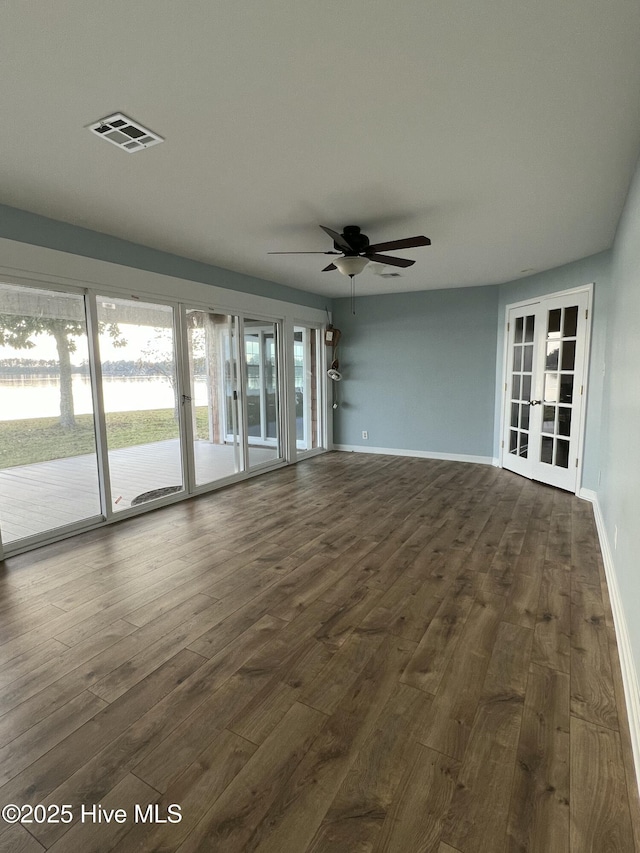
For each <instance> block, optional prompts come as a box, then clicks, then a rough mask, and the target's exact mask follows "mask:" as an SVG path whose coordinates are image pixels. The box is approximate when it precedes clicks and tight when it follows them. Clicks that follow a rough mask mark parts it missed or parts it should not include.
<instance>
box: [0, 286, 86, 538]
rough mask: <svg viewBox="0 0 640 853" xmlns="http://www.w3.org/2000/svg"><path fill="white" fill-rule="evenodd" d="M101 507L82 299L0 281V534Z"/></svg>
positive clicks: (41, 527)
mask: <svg viewBox="0 0 640 853" xmlns="http://www.w3.org/2000/svg"><path fill="white" fill-rule="evenodd" d="M100 513H101V510H100V498H99V489H98V469H97V459H96V443H95V432H94V423H93V399H92V393H91V379H90V375H89V353H88V342H87V328H86V323H85V309H84V297H82V296H80V295H77V294H71V293H58V292H56V291H52V290H44V289H42V290H41V289H35V288H28V287H21V286H18V285H13V284H4V283H0V527H1V529H2V539H3V541H4V543H5V544H7V543H10V542H14V541H16V540H19V539H24V538H26V537H29V536H34V535H36V534H39V533H45V532H47V531H51V530H55V529H56V528H59V527H63V526H65V525H68V524H73V523H75V522H78V521H82V520H84V519H87V518H92V517H94V516H99V515H100Z"/></svg>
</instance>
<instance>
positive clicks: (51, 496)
mask: <svg viewBox="0 0 640 853" xmlns="http://www.w3.org/2000/svg"><path fill="white" fill-rule="evenodd" d="M194 447H195V459H196V471H197V479H198V482H199V483H207V482H214V481H216V480H220V479H223V478H224V477H229V476H231V475H232V474H234V473H235V466H234V457H233V447H231V446H224V445H214V444H210V443H209V442H205V441H198V442H196V443H195V445H194ZM249 453H250V459H251V463H252V464H254V465H255V464H258V462H261V461H268V460H270V459H272V458H274V456H275V453H274V451H273V450H271V449H269V448H263V447H251V448H250V451H249ZM109 466H110V473H111V491H112V495H113V500H114V508H116V509H118V508H119V509H124V508H126V507H129V506H131V501H132V500H133V499H134V498H135V497H136V496H137V495H140V494H142V493H144V492H147V491H151V490H153V489H161V488H164V487H166V486H173V485H181V484H182V473H181V467H180V449H179V443H178V440H177V439H173V440H169V441H157V442H154V443H153V444H144V445H138V446H137V447H127V448H124V449H121V450H112V451H110V453H109ZM98 495H99V492H98V473H97V463H96V457H95V455H93V454H90V455H83V456H73V457H69V458H68V459H56V460H53V461H51V462H38V463H35V464H33V465H20V466H16V467H15V468H7V469H5V470H0V524H1V525H2V539H3V542H4V543H5V544H6V543H8V542H13V541H15V540H17V539H23V538H25V537H27V536H33V535H34V534H36V533H42V532H44V531H47V530H52V529H55V528H57V527H63V526H64V525H67V524H73V523H74V522H77V521H82V520H84V519H86V518H90V517H92V516H99V515H100V501H99V497H98ZM118 499H119V500H118ZM116 501H118V502H117V503H115V502H116Z"/></svg>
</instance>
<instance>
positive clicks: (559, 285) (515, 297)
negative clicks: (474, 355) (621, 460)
mask: <svg viewBox="0 0 640 853" xmlns="http://www.w3.org/2000/svg"><path fill="white" fill-rule="evenodd" d="M590 283H594V284H595V287H594V293H593V314H592V326H591V354H590V359H589V377H588V393H587V409H586V425H585V426H586V431H585V444H584V460H583V469H582V486H583V488H585V489H591V490H594V491H595V490H596V489H597V487H598V480H599V475H600V464H601V460H600V424H601V417H602V407H603V394H604V364H605V349H606V341H607V318H608V309H609V301H610V299H611V252H609V251H607V252H600V253H599V254H597V255H591V256H590V257H588V258H583V259H582V260H580V261H575V262H574V263H572V264H565V265H564V266H562V267H557V268H556V269H552V270H547V271H546V272H543V273H539V274H538V275H531V276H528V277H527V278H525V279H519V280H518V281H513V282H510V283H508V284H501V285H500V288H499V299H498V342H497V353H498V367H499V369H498V371H497V373H496V411H495V423H496V431H495V437H494V455H495V456H496V457H497V456H498V455H499V454H498V447H499V442H500V439H501V429H500V427H501V423H500V421H501V418H500V406H501V392H500V389H501V386H502V382H503V381H504V377H503V375H502V374H503V354H504V333H505V323H506V320H505V317H506V314H505V309H506V306H507V305H510V304H512V303H514V302H522V301H524V300H526V299H531V298H534V297H536V296H544V295H546V294H548V293H555V292H557V291H562V290H570V289H571V288H574V287H582V286H583V285H585V284H590Z"/></svg>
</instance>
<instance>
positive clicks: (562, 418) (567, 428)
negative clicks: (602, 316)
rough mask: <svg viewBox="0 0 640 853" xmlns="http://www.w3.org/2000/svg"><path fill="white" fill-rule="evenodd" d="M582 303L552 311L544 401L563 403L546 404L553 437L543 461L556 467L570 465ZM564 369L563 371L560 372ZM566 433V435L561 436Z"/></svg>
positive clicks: (545, 427) (545, 444) (547, 427)
mask: <svg viewBox="0 0 640 853" xmlns="http://www.w3.org/2000/svg"><path fill="white" fill-rule="evenodd" d="M577 327H578V306H577V305H571V306H566V307H564V308H554V309H552V310H551V311H549V312H548V316H547V335H546V348H547V349H546V352H547V358H546V363H545V376H544V400H545V402H546V403H556V404H557V403H562V404H563V405H562V406H555V405H554V406H549V405H545V407H544V418H543V425H542V430H543V432H545V433H549V434H550V435H551V436H554V437H553V438H551V437H549V438H543V440H542V445H541V449H540V461H541V462H544V463H545V464H546V465H553V466H555V467H556V468H568V467H569V441H568V440H567V438H569V437H570V436H571V413H572V403H573V396H574V388H573V384H574V375H575V358H576V340H575V336H576V334H577ZM558 368H560V371H561V372H560V373H558V372H557V371H558ZM559 436H565V438H559Z"/></svg>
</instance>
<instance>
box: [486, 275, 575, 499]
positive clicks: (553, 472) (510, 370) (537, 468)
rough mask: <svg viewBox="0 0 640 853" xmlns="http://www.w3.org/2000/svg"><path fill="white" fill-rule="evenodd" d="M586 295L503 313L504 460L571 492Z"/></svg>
mask: <svg viewBox="0 0 640 853" xmlns="http://www.w3.org/2000/svg"><path fill="white" fill-rule="evenodd" d="M589 299H590V292H589V291H588V290H581V291H575V292H571V293H566V294H560V295H556V296H550V297H544V298H541V299H540V300H538V301H536V302H531V303H528V304H527V305H522V306H516V307H513V308H511V309H509V310H508V315H507V320H508V322H507V364H506V381H505V385H504V421H503V437H502V465H503V467H504V468H508V469H509V470H510V471H514V472H515V473H516V474H521V475H523V476H524V477H528V478H530V479H532V480H539V481H540V482H543V483H548V484H549V485H551V486H557V487H558V488H561V489H567V490H568V491H571V492H575V491H576V485H577V477H578V472H579V469H580V450H581V439H582V419H583V416H584V401H585V399H586V372H587V361H588V359H587V355H588V353H587V348H588V330H589V326H588V322H589V320H588V315H589V312H588V307H589Z"/></svg>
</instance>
